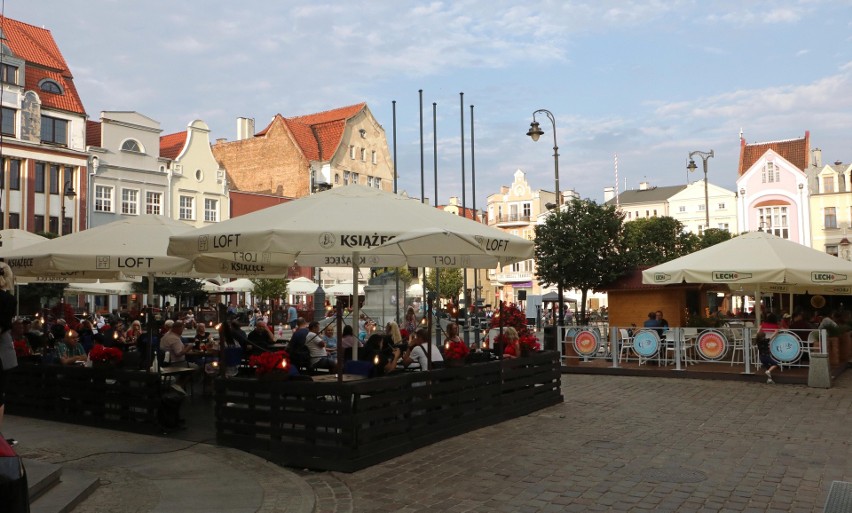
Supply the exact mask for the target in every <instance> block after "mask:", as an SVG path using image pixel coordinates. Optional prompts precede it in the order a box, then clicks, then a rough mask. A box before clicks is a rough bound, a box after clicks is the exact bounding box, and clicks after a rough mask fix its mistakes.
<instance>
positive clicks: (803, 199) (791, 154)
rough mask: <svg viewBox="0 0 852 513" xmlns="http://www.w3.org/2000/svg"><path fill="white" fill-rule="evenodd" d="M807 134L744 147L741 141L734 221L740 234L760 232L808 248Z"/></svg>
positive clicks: (743, 141) (809, 243) (808, 144)
mask: <svg viewBox="0 0 852 513" xmlns="http://www.w3.org/2000/svg"><path fill="white" fill-rule="evenodd" d="M809 155H810V132H807V131H806V132H805V136H804V137H803V138H801V139H785V140H780V141H770V142H762V143H750V144H746V142H745V139H743V138H742V137H740V165H739V176H738V178H737V193H738V195H739V197H738V204H737V209H738V212H737V218H738V221H739V229H740V231H755V230H758V229H762V230H763V231H766V232H769V233H773V234H775V235H777V236H779V237H783V238H785V239H790V240H793V241H796V242H798V243H800V244H804V245H805V246H810V245H811V228H810V209H809V206H808V205H809V200H808V183H807V182H808V180H807V176H806V174H805V171H806V169H807V168H808V163H809Z"/></svg>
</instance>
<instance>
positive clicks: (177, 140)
mask: <svg viewBox="0 0 852 513" xmlns="http://www.w3.org/2000/svg"><path fill="white" fill-rule="evenodd" d="M185 144H186V132H185V131H184V132H177V133H174V134H168V135H164V136H162V137H160V156H161V157H164V158H167V159H172V160H174V159H176V158H177V156H178V155H180V152H181V150H183V146H184V145H185Z"/></svg>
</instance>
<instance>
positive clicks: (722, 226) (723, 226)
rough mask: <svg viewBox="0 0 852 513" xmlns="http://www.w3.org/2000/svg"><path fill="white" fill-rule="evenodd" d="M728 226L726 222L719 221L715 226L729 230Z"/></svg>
mask: <svg viewBox="0 0 852 513" xmlns="http://www.w3.org/2000/svg"><path fill="white" fill-rule="evenodd" d="M729 226H730V225H728V223H719V224H718V225H717V226H716V227H717V228H719V229H720V230H725V231H729V230H730V227H729Z"/></svg>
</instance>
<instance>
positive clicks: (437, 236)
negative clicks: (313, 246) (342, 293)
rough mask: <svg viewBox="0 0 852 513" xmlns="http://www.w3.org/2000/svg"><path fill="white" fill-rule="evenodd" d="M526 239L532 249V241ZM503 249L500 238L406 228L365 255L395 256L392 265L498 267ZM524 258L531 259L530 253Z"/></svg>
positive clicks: (445, 230)
mask: <svg viewBox="0 0 852 513" xmlns="http://www.w3.org/2000/svg"><path fill="white" fill-rule="evenodd" d="M480 226H481V225H480ZM521 240H523V239H521ZM527 242H528V243H529V244H528V246H529V248H530V251H532V248H533V247H534V244H533V243H532V242H531V241H527ZM518 244H519V243H518ZM519 245H520V244H519ZM502 249H503V247H502V241H500V240H499V239H495V238H487V237H485V236H483V235H481V234H471V233H466V232H456V231H451V230H447V229H438V230H435V229H434V228H431V229H416V230H411V231H407V232H405V233H403V234H401V235H398V236H396V237H394V238H393V239H392V240H390V241H388V242H386V243H384V244H382V245H381V246H379V247H377V248H373V249H370V250H368V251H366V252H364V254H365V255H367V257H368V258H369V257H371V256H372V255H373V254H375V253H380V254H382V255H383V258H385V259H387V260H390V259H392V258H393V257H396V258H397V260H396V261H395V263H394V265H397V266H400V265H409V266H412V267H464V268H477V269H485V268H494V267H497V265H498V264H500V263H501V257H502V256H503V255H502V253H501V251H502ZM527 258H532V253H530V254H529V256H528V257H527ZM509 260H512V259H511V258H510V259H509Z"/></svg>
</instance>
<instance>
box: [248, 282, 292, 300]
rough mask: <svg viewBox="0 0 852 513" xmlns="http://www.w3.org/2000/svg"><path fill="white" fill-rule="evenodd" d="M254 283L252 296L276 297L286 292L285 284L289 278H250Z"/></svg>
mask: <svg viewBox="0 0 852 513" xmlns="http://www.w3.org/2000/svg"><path fill="white" fill-rule="evenodd" d="M251 282H252V283H254V292H253V293H252V294H253V295H254V296H256V297H258V298H260V299H261V300H263V299H269V300H273V299H277V298H279V297H281V296H283V295H285V294H287V284H289V283H290V282H289V280H287V279H286V278H257V279H252V280H251Z"/></svg>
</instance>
